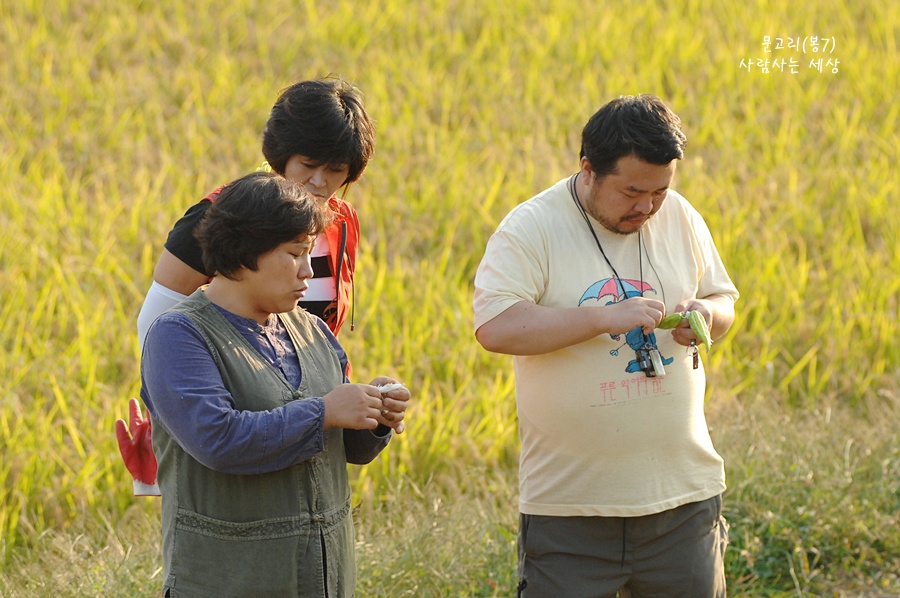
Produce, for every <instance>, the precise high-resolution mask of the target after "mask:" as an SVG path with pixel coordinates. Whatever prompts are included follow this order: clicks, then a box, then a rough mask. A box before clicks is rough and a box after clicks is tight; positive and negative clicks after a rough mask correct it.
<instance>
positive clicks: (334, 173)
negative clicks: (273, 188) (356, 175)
mask: <svg viewBox="0 0 900 598" xmlns="http://www.w3.org/2000/svg"><path fill="white" fill-rule="evenodd" d="M348 176H350V165H348V164H322V163H321V162H317V161H315V160H313V159H311V158H308V157H306V156H301V155H299V154H298V155H295V156H291V157H290V158H289V159H288V161H287V164H285V165H284V178H286V179H288V180H289V181H293V182H295V183H300V184H301V185H303V186H304V187H306V190H307V191H308V192H309V193H310V194H311V195H313V196H314V197H315V198H316V199H317V200H319V201H320V202H326V201H328V200H329V198H331V196H332V195H334V194H335V192H337V190H338V189H340V188H341V187H342V186H343V185H344V182H346V180H347V177H348Z"/></svg>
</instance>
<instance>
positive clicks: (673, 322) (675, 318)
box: [657, 311, 684, 330]
mask: <svg viewBox="0 0 900 598" xmlns="http://www.w3.org/2000/svg"><path fill="white" fill-rule="evenodd" d="M683 319H684V312H683V311H681V312H675V313H674V314H669V315H667V316H666V317H665V318H663V319H662V321H661V322H660V323H659V326H657V328H662V329H663V330H668V329H670V328H675V327H676V326H678V325H679V324H681V321H682V320H683Z"/></svg>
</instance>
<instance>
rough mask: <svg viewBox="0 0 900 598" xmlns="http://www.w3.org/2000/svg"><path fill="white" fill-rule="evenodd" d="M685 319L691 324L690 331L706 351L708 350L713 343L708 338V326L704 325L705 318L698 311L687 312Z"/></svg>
mask: <svg viewBox="0 0 900 598" xmlns="http://www.w3.org/2000/svg"><path fill="white" fill-rule="evenodd" d="M687 319H688V322H690V324H691V330H693V331H694V334H696V335H697V338H698V339H699V340H700V342H701V343H703V344H705V345H706V348H707V350H709V349H710V348H711V347H712V343H713V342H712V339H711V338H709V325H707V323H706V318H704V317H703V314H701V313H700V312H698V311H689V312H687Z"/></svg>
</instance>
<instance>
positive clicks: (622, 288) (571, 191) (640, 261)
mask: <svg viewBox="0 0 900 598" xmlns="http://www.w3.org/2000/svg"><path fill="white" fill-rule="evenodd" d="M579 174H581V173H580V172H576V173H575V174H574V175H572V178H570V179H569V183H568V187H569V194H570V195H571V196H572V201H574V202H575V205H576V206H577V207H578V211H579V212H580V213H581V217H582V218H584V222H585V224H587V226H588V230H589V231H591V236H592V237H594V242H595V243H596V244H597V249H599V250H600V255H602V256H603V259H604V261H605V262H606V265H607V266H609V269H610V270H612V273H613V278H615V279H616V284H618V285H619V291H620V292H621V297H624V298H625V299H627V298H628V295H626V293H625V285H624V283H622V278H621V277H620V276H619V273H618V272H616V268H615V266H613V265H612V262H610V261H609V258H608V257H606V252H605V251H603V245H602V244H601V243H600V239H599V237H597V232H596V231H595V230H594V225H593V224H591V219H590V218H588V214H587V210H585V209H584V206H583V205H581V202H580V201H579V200H578V192H577V191H576V189H575V184H576V183H577V182H578V175H579ZM638 267H639V269H640V276H641V288H640V289H638V291H639V292H640V294H641V297H643V296H644V289H643V286H644V284H643V282H644V257H643V243H642V239H641V231H638Z"/></svg>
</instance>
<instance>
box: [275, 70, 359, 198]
mask: <svg viewBox="0 0 900 598" xmlns="http://www.w3.org/2000/svg"><path fill="white" fill-rule="evenodd" d="M374 151H375V124H374V123H373V122H372V119H370V118H369V115H368V113H367V112H366V109H365V107H364V106H363V102H362V96H361V94H360V92H359V90H358V89H356V88H355V87H354V86H352V85H350V84H349V83H347V82H346V81H344V80H343V79H339V78H327V79H316V80H312V81H301V82H299V83H295V84H294V85H291V86H290V87H288V88H287V89H285V90H284V91H282V92H281V95H280V96H279V97H278V100H277V101H276V102H275V105H274V106H273V107H272V111H271V113H270V114H269V120H268V122H266V130H265V131H263V138H262V152H263V155H264V156H265V157H266V161H267V162H268V163H269V165H270V166H271V167H272V169H273V170H274V171H275V172H277V173H278V174H280V175H282V176H283V175H284V169H285V166H286V165H287V162H288V160H289V159H290V158H291V157H292V156H296V155H300V156H305V157H306V158H309V159H310V160H313V161H314V162H316V163H318V164H332V165H337V164H347V165H348V166H349V169H350V171H349V173H348V175H347V180H346V181H344V183H352V182H354V181H356V180H357V179H359V177H360V176H362V173H363V171H364V170H365V169H366V165H367V164H368V163H369V159H370V158H371V157H372V153H373V152H374Z"/></svg>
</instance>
